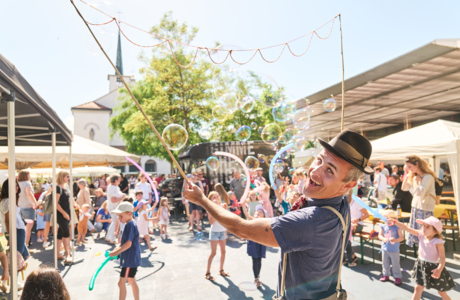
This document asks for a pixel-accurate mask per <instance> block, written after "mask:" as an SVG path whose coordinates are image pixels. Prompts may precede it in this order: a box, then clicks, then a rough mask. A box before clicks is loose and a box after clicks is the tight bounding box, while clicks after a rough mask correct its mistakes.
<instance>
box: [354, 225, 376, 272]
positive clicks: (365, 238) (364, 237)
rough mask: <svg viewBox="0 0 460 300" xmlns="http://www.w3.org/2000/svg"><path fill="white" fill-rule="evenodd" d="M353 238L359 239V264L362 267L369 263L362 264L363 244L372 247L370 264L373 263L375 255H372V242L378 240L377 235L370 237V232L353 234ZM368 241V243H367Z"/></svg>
mask: <svg viewBox="0 0 460 300" xmlns="http://www.w3.org/2000/svg"><path fill="white" fill-rule="evenodd" d="M353 236H356V237H359V249H360V253H361V264H362V265H367V264H369V263H365V262H364V244H368V245H370V246H371V247H372V263H375V254H374V248H375V244H374V240H376V239H378V238H379V237H378V235H376V236H372V237H371V233H370V232H365V231H362V232H355V233H353ZM369 241H370V242H369Z"/></svg>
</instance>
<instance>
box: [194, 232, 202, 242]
mask: <svg viewBox="0 0 460 300" xmlns="http://www.w3.org/2000/svg"><path fill="white" fill-rule="evenodd" d="M195 237H196V239H197V240H198V241H202V240H203V239H204V235H203V232H201V231H198V232H197V233H196V234H195Z"/></svg>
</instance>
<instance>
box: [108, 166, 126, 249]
mask: <svg viewBox="0 0 460 300" xmlns="http://www.w3.org/2000/svg"><path fill="white" fill-rule="evenodd" d="M120 180H121V177H120V175H119V174H113V175H112V176H110V185H109V186H108V187H107V201H108V204H107V210H108V211H109V213H110V216H111V217H112V223H110V227H109V231H108V232H107V235H106V239H107V240H109V241H110V243H111V244H116V236H115V228H116V227H117V226H118V227H119V224H118V225H117V223H119V221H118V215H117V214H113V213H112V211H114V210H115V209H116V208H117V207H118V205H119V204H120V203H121V201H123V200H124V199H125V198H126V197H127V195H126V194H125V193H122V191H120V188H119V187H118V185H120Z"/></svg>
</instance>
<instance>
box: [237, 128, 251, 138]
mask: <svg viewBox="0 0 460 300" xmlns="http://www.w3.org/2000/svg"><path fill="white" fill-rule="evenodd" d="M250 137H251V128H250V127H249V126H246V125H243V126H241V127H240V128H239V129H238V130H237V131H236V133H235V138H236V139H237V140H238V141H242V142H246V141H247V140H248V139H249V138H250Z"/></svg>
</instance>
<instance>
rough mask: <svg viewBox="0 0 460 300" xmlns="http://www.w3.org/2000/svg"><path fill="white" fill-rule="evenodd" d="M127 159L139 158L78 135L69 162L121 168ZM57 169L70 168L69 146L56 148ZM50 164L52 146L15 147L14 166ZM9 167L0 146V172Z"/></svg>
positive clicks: (5, 154)
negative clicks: (70, 158)
mask: <svg viewBox="0 0 460 300" xmlns="http://www.w3.org/2000/svg"><path fill="white" fill-rule="evenodd" d="M126 156H127V157H129V158H131V159H132V160H134V161H136V162H139V161H140V157H139V156H137V155H133V154H130V153H127V152H125V151H122V150H119V149H116V148H113V147H110V146H107V145H104V144H101V143H98V142H95V141H91V140H89V139H85V138H83V137H80V136H78V135H74V136H73V143H72V160H73V167H85V166H88V167H91V166H109V165H111V166H112V167H113V166H124V165H126V163H127V160H126ZM56 160H57V166H58V167H60V168H68V167H69V147H67V146H57V147H56ZM51 161H52V149H51V147H22V146H19V147H16V167H17V168H18V169H26V168H50V167H51ZM7 167H8V147H0V169H6V168H7Z"/></svg>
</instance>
